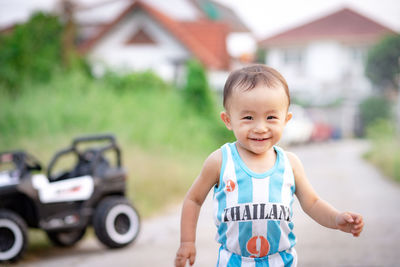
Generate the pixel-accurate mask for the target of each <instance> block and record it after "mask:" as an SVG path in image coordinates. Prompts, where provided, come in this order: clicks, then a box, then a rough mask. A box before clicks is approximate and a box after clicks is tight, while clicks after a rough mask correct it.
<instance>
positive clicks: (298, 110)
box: [280, 104, 314, 145]
mask: <svg viewBox="0 0 400 267" xmlns="http://www.w3.org/2000/svg"><path fill="white" fill-rule="evenodd" d="M289 111H290V112H292V113H293V117H292V119H291V120H290V121H289V122H288V123H287V124H286V127H285V130H284V131H283V135H282V138H281V140H280V143H281V144H283V145H293V144H302V143H306V142H308V141H309V140H310V138H311V134H312V132H313V128H314V124H313V122H312V120H311V119H310V117H309V116H308V115H307V112H306V110H305V109H304V108H303V107H301V106H299V105H295V104H292V105H291V106H290V110H289Z"/></svg>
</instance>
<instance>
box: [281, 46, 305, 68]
mask: <svg viewBox="0 0 400 267" xmlns="http://www.w3.org/2000/svg"><path fill="white" fill-rule="evenodd" d="M283 62H284V63H285V64H286V65H296V66H301V64H302V62H303V52H302V50H301V49H300V48H287V49H285V50H284V51H283Z"/></svg>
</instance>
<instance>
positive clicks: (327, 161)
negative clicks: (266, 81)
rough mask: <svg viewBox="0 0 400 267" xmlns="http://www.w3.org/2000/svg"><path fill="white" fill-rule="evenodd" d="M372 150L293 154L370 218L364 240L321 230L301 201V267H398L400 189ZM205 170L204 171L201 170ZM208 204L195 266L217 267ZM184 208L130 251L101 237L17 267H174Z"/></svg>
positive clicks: (157, 220)
mask: <svg viewBox="0 0 400 267" xmlns="http://www.w3.org/2000/svg"><path fill="white" fill-rule="evenodd" d="M366 148H367V144H366V143H365V142H363V141H355V140H346V141H338V142H331V143H321V144H312V145H307V146H297V147H293V148H291V149H290V150H292V151H293V152H295V153H296V154H297V155H298V156H299V157H300V158H301V159H302V161H303V164H304V166H305V170H306V172H307V174H308V177H309V179H310V181H311V183H312V184H313V186H314V188H315V189H316V191H317V192H318V193H319V195H320V196H321V197H322V198H324V199H325V200H327V201H328V202H330V203H331V204H332V205H333V206H335V207H336V208H338V209H339V210H351V211H355V212H358V213H361V214H362V215H363V216H364V220H365V228H364V232H363V233H362V235H361V236H360V237H359V238H353V237H352V236H351V235H349V234H345V233H342V232H339V231H336V230H331V229H326V228H324V227H322V226H319V225H318V224H317V223H315V222H314V221H313V220H311V219H310V218H309V217H307V215H305V214H304V213H303V212H302V211H301V208H300V207H299V205H298V202H297V201H296V202H295V206H294V223H295V229H294V230H295V234H296V236H297V239H298V243H297V245H296V249H297V253H298V255H299V266H300V267H301V266H307V267H308V266H363V267H365V266H400V259H399V255H398V254H399V252H400V245H399V243H400V227H399V225H400V206H399V204H400V186H399V184H395V183H394V182H392V181H390V180H389V179H387V178H386V177H384V176H382V174H380V173H379V172H378V170H377V169H375V168H374V167H373V166H371V165H369V164H368V163H366V162H365V161H364V160H363V159H362V158H361V155H362V153H363V152H364V151H365V150H366ZM199 168H200V167H199ZM211 209H212V206H211V202H210V197H209V198H207V201H206V202H205V204H204V206H203V208H202V211H201V215H200V218H199V223H198V232H197V233H198V234H197V235H198V239H197V259H196V263H195V265H194V266H198V267H208V266H215V263H216V257H217V250H218V245H217V244H216V242H215V241H214V235H215V226H214V225H213V219H212V213H211ZM179 217H180V205H174V206H172V207H170V208H169V209H167V210H166V211H165V212H164V213H163V214H162V215H160V216H157V217H154V218H149V219H146V220H144V221H143V222H142V225H143V226H142V231H141V233H140V235H139V237H138V239H137V241H136V242H135V243H134V244H133V245H131V246H129V247H127V248H124V249H120V250H108V249H106V248H104V247H103V246H101V245H100V244H99V242H98V241H97V240H96V239H95V238H92V237H91V238H86V239H85V240H84V241H83V242H81V243H80V244H79V245H78V246H76V247H74V248H71V249H51V250H48V251H44V252H43V253H42V252H41V253H40V254H38V255H33V256H30V257H29V259H27V260H24V261H23V262H20V263H19V264H18V266H41V267H50V266H52V267H53V266H56V267H67V266H68V267H70V266H74V267H84V266H97V267H101V266H115V267H117V266H135V267H150V266H151V267H153V266H173V261H174V257H175V253H176V250H177V248H178V246H179V220H180V218H179Z"/></svg>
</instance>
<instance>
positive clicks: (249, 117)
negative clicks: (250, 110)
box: [242, 116, 253, 120]
mask: <svg viewBox="0 0 400 267" xmlns="http://www.w3.org/2000/svg"><path fill="white" fill-rule="evenodd" d="M242 119H243V120H252V119H253V117H252V116H245V117H243V118H242Z"/></svg>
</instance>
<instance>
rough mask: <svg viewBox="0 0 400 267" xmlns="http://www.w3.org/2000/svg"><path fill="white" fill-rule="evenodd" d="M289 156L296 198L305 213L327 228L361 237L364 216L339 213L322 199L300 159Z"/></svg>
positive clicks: (289, 154)
mask: <svg viewBox="0 0 400 267" xmlns="http://www.w3.org/2000/svg"><path fill="white" fill-rule="evenodd" d="M287 155H288V158H289V160H290V163H291V165H292V168H293V174H294V177H295V183H296V196H297V198H298V199H299V202H300V205H301V207H302V209H303V210H304V212H305V213H307V214H308V215H309V216H310V217H311V218H313V219H314V220H315V221H316V222H318V223H319V224H321V225H323V226H325V227H329V228H332V229H339V230H341V231H343V232H347V233H351V234H353V236H359V235H360V233H361V231H362V229H363V227H364V221H363V218H362V216H361V215H359V214H356V213H352V212H339V211H338V210H337V209H335V208H334V207H332V206H331V205H330V204H329V203H328V202H326V201H324V200H322V199H320V198H319V196H318V195H317V193H316V192H315V191H314V189H313V188H312V186H311V184H310V182H309V181H308V179H307V176H306V174H305V171H304V168H303V164H302V163H301V161H300V160H299V158H298V157H297V156H296V155H295V154H293V153H287Z"/></svg>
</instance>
